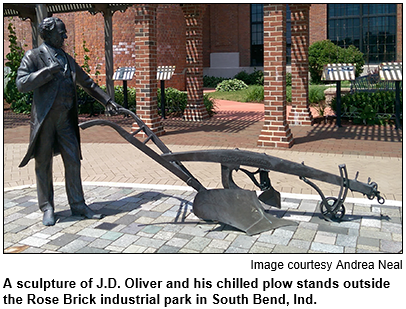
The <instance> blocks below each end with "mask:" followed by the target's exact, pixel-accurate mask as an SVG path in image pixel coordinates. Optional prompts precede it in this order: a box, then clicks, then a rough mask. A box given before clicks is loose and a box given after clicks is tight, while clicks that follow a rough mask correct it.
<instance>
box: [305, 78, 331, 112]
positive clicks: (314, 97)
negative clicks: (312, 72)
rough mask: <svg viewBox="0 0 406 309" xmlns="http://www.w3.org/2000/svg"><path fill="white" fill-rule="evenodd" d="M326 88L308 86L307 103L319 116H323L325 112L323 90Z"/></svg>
mask: <svg viewBox="0 0 406 309" xmlns="http://www.w3.org/2000/svg"><path fill="white" fill-rule="evenodd" d="M327 88H328V87H326V86H321V85H310V86H309V103H310V104H311V105H312V106H313V107H314V108H316V110H317V112H318V113H319V115H320V116H324V111H325V110H326V107H327V106H326V101H325V100H326V96H325V95H324V90H326V89H327Z"/></svg>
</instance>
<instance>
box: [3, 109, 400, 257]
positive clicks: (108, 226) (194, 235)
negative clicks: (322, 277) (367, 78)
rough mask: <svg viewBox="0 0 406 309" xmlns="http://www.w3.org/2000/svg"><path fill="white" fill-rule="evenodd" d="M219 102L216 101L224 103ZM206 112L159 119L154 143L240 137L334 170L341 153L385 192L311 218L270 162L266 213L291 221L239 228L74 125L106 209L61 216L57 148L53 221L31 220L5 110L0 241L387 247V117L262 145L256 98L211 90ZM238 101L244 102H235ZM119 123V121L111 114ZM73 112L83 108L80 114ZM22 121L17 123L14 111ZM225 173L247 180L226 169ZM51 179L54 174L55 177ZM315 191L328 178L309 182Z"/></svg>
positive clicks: (96, 200) (393, 225)
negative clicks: (335, 213) (251, 232)
mask: <svg viewBox="0 0 406 309" xmlns="http://www.w3.org/2000/svg"><path fill="white" fill-rule="evenodd" d="M227 104H228V106H227ZM218 105H219V111H218V113H217V114H216V115H215V116H214V117H212V118H211V119H210V120H207V121H205V122H201V123H191V122H183V121H180V120H176V119H168V120H165V130H166V134H165V135H164V136H162V138H161V139H162V140H163V141H164V143H165V144H166V145H167V146H168V147H169V149H171V150H172V151H173V152H179V151H188V150H201V149H218V148H236V147H238V148H240V149H246V150H249V151H255V152H265V153H267V154H269V155H273V156H277V157H281V158H284V159H288V160H291V161H294V162H299V163H301V162H303V161H304V163H305V164H306V165H308V166H311V167H315V168H317V169H321V170H324V171H326V172H331V173H334V174H338V173H339V172H338V165H339V164H342V163H345V164H346V165H347V169H348V172H349V175H350V178H354V176H355V173H356V171H359V178H358V180H360V181H363V182H366V181H367V178H368V177H371V179H372V181H375V182H377V183H378V185H379V189H380V191H381V192H382V195H383V196H384V197H385V198H386V200H387V202H386V203H385V204H384V205H379V204H377V202H376V201H370V200H368V199H366V198H363V197H362V195H360V194H357V193H354V194H350V195H349V198H347V203H346V204H345V206H346V216H345V220H344V222H341V223H329V222H326V221H324V220H322V219H321V218H320V215H319V209H318V208H319V207H318V203H319V202H318V200H319V197H318V196H317V195H316V192H315V191H314V190H313V189H312V188H310V187H309V186H308V185H306V184H304V183H303V181H301V180H299V179H297V177H293V176H290V175H286V174H281V173H275V172H271V174H270V176H271V181H272V185H273V186H274V187H275V189H276V190H278V191H280V192H281V193H282V197H283V202H282V210H277V211H276V212H275V210H272V211H273V212H275V214H276V215H277V216H278V217H284V218H286V219H288V220H293V221H295V222H297V223H298V224H299V225H298V226H297V227H286V228H279V229H276V230H274V231H270V232H265V233H262V234H260V235H256V236H252V237H249V236H247V235H245V234H244V233H242V232H240V231H236V230H235V229H233V228H231V227H229V226H225V225H222V224H214V223H213V224H208V223H207V222H202V221H200V220H199V219H198V218H196V217H195V216H194V215H193V213H192V212H191V206H192V201H193V198H194V196H195V194H196V193H195V192H194V191H193V190H192V189H191V188H190V187H187V186H186V185H185V183H183V182H182V181H181V180H179V179H177V178H176V177H175V176H174V175H172V174H171V173H170V172H167V171H166V170H165V169H164V168H163V167H161V166H160V165H159V164H157V163H156V162H154V161H153V160H151V159H150V158H149V157H147V156H146V155H145V154H143V153H142V152H140V151H139V150H138V149H137V148H135V147H133V146H132V145H130V144H128V143H127V142H125V141H124V140H122V138H121V137H120V136H119V135H118V134H117V133H115V131H113V130H112V129H110V128H108V127H97V128H96V127H92V128H89V129H87V130H85V131H82V132H81V133H82V152H83V157H84V160H83V162H82V179H83V181H84V184H85V186H84V189H85V195H86V199H87V202H88V204H89V205H90V207H91V208H93V209H95V210H97V211H99V212H102V213H104V214H106V215H107V216H106V217H105V218H104V219H102V220H99V221H95V220H83V219H81V218H75V217H71V216H70V211H69V208H68V205H67V201H66V197H65V192H64V187H63V185H62V183H63V181H64V177H63V166H62V161H61V159H60V157H57V158H55V161H54V181H55V182H56V184H57V185H56V192H55V196H56V199H57V205H58V206H57V211H58V217H59V221H58V223H57V224H56V225H55V226H53V227H44V226H43V225H42V224H41V217H42V215H41V213H40V212H39V211H38V209H37V205H36V192H35V177H34V164H33V162H30V163H29V164H28V166H27V167H25V168H22V169H19V168H18V164H19V161H20V160H21V158H22V157H23V156H24V153H25V151H26V149H27V141H28V134H29V126H28V119H23V120H22V123H20V125H16V123H18V122H19V121H20V122H21V119H18V120H14V121H13V120H10V118H12V117H8V116H5V121H4V123H5V130H4V192H5V193H4V207H5V210H4V224H5V225H4V233H5V234H4V248H5V252H27V253H28V252H398V251H400V250H401V245H402V234H401V233H402V224H401V223H402V207H401V206H402V203H401V201H402V142H401V141H402V131H396V130H394V129H393V128H392V127H382V128H380V127H363V126H344V127H343V128H335V127H334V124H333V123H327V124H325V123H322V124H316V125H315V126H312V127H291V129H292V132H293V135H294V137H295V145H294V146H293V147H292V148H291V149H288V150H279V149H262V148H257V147H256V140H257V138H258V135H259V133H260V130H261V128H262V124H263V111H262V112H261V110H260V108H261V104H246V103H243V104H241V103H240V104H238V103H229V102H225V103H222V102H220V103H219V104H218ZM247 109H248V110H247ZM111 119H112V120H114V121H118V122H119V123H120V124H121V125H122V126H124V127H128V128H129V127H130V126H131V122H130V121H128V120H126V119H122V118H118V117H113V118H111ZM81 120H82V121H83V120H85V119H81ZM24 121H25V123H24ZM185 165H186V167H187V168H188V169H189V170H190V171H191V172H192V173H193V175H194V176H195V177H196V178H198V179H199V180H200V181H201V182H202V183H203V185H205V186H206V187H208V188H220V187H221V179H220V165H219V164H209V163H186V164H185ZM235 179H236V182H237V183H238V184H239V185H240V186H241V187H243V188H245V189H249V190H255V189H256V187H254V186H253V184H252V182H251V181H250V180H249V179H248V178H247V177H246V176H245V175H244V174H243V175H241V173H236V176H235ZM59 183H60V184H59ZM318 185H320V188H321V189H322V190H323V192H324V193H325V194H326V195H327V196H330V195H331V196H335V195H337V193H338V189H339V188H338V187H337V186H331V185H328V184H324V183H318Z"/></svg>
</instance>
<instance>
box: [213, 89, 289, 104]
mask: <svg viewBox="0 0 406 309" xmlns="http://www.w3.org/2000/svg"><path fill="white" fill-rule="evenodd" d="M257 87H259V86H256V85H251V86H248V88H247V89H243V90H238V91H231V92H220V91H216V92H210V93H208V95H209V96H210V98H213V99H219V100H229V101H236V102H243V103H245V102H259V103H261V102H263V101H259V100H254V101H250V100H249V99H248V98H249V94H250V93H251V92H252V91H254V89H255V88H257ZM291 93H292V87H291V86H287V87H286V95H287V100H288V101H291V98H292V96H291Z"/></svg>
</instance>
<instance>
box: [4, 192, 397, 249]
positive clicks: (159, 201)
mask: <svg viewBox="0 0 406 309" xmlns="http://www.w3.org/2000/svg"><path fill="white" fill-rule="evenodd" d="M63 191H64V188H63V186H62V185H58V186H56V196H57V205H58V206H57V207H56V215H57V218H58V219H57V220H58V221H57V223H56V225H55V226H51V227H46V226H43V225H42V222H41V220H42V214H41V212H40V211H39V210H38V209H37V207H36V189H35V186H26V187H24V188H15V189H6V190H5V193H4V214H5V217H4V248H5V252H6V253H9V252H10V253H11V252H23V253H42V252H43V253H51V252H63V253H110V252H112V253H113V252H116V253H117V252H122V253H316V252H325V253H326V252H330V253H377V252H385V253H393V252H399V251H400V250H401V249H402V224H401V222H402V212H401V210H402V209H401V207H399V206H396V205H377V204H368V203H367V204H362V203H346V216H345V219H344V221H343V222H341V223H330V222H327V221H325V220H324V219H322V218H321V216H320V213H319V207H318V204H319V202H318V201H317V200H315V199H310V200H309V199H300V198H292V197H289V195H286V194H283V195H282V196H287V197H283V199H282V208H281V210H279V209H278V210H269V212H270V213H272V214H274V215H275V216H277V217H281V218H284V219H287V220H293V221H295V222H297V223H298V225H297V226H287V227H281V228H278V229H275V230H273V231H268V232H263V233H261V234H258V235H254V236H247V235H246V234H245V233H243V232H241V231H238V230H236V229H234V228H232V227H230V226H227V225H224V224H218V223H213V222H205V221H201V220H199V218H197V217H196V216H194V214H193V212H192V202H193V198H194V196H195V194H196V193H195V192H194V191H191V190H188V189H181V188H173V187H168V188H166V189H165V188H163V187H161V188H159V187H154V185H151V187H150V188H142V187H141V188H140V187H138V186H136V185H128V186H125V187H120V186H107V185H85V192H86V199H87V201H88V203H89V207H91V208H92V209H93V210H95V211H97V212H99V213H103V214H105V215H106V217H104V218H103V219H101V220H85V219H82V218H79V217H72V216H71V214H70V210H69V206H68V202H67V199H66V198H64V197H63V194H62V193H63Z"/></svg>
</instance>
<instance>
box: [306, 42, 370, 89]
mask: <svg viewBox="0 0 406 309" xmlns="http://www.w3.org/2000/svg"><path fill="white" fill-rule="evenodd" d="M328 63H353V64H354V65H355V76H356V77H357V76H359V75H360V74H361V73H362V70H363V69H362V67H363V66H364V63H365V61H364V56H363V53H361V52H360V51H359V50H358V49H357V48H356V47H355V46H349V47H348V48H342V47H339V46H337V45H335V44H334V43H333V42H331V41H330V40H323V41H317V42H314V43H313V44H312V45H310V47H309V71H310V78H311V82H312V83H314V84H319V83H320V82H321V75H322V72H323V66H324V65H326V64H328Z"/></svg>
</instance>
